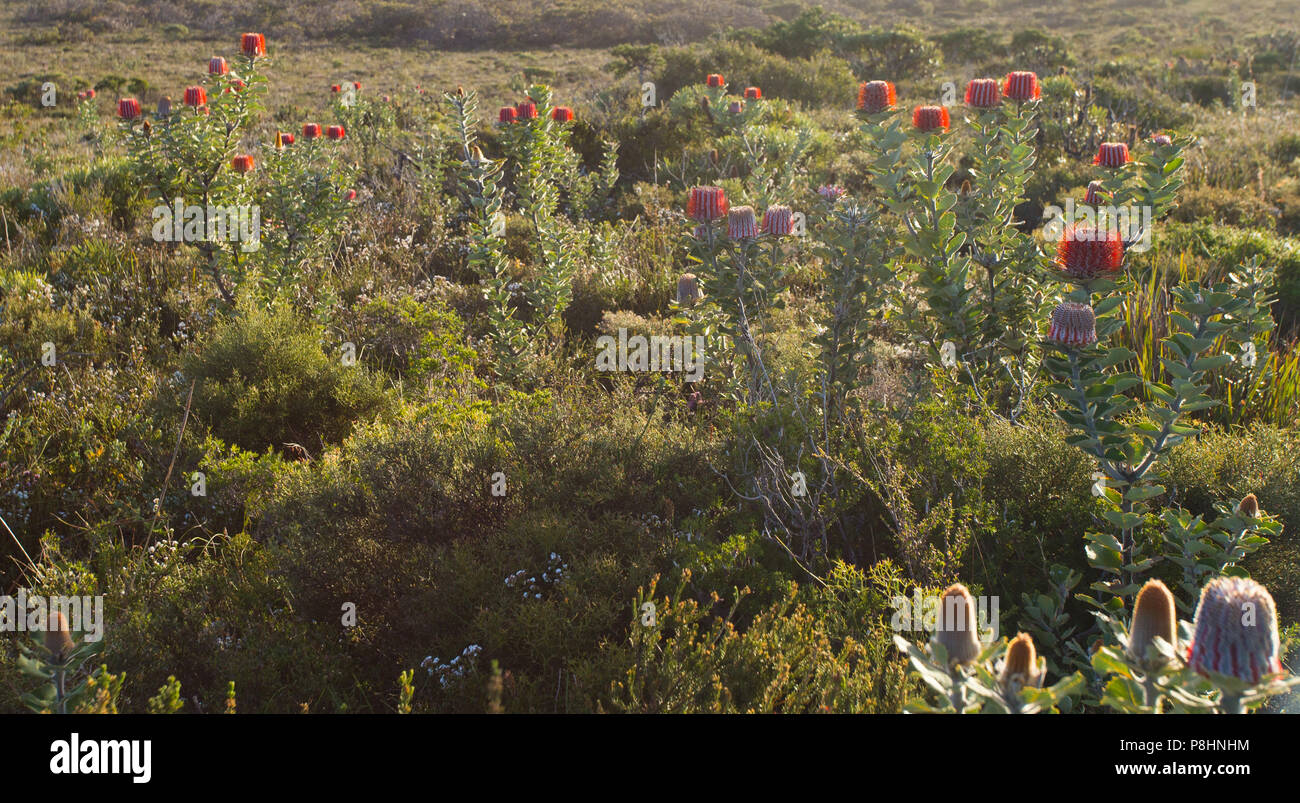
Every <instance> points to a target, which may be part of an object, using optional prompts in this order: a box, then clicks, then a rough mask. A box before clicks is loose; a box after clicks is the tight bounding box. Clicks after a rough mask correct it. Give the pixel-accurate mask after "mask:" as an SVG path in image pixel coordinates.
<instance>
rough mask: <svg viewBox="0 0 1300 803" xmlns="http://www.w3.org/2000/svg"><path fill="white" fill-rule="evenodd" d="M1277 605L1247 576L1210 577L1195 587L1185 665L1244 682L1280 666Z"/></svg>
mask: <svg viewBox="0 0 1300 803" xmlns="http://www.w3.org/2000/svg"><path fill="white" fill-rule="evenodd" d="M1280 653H1281V650H1280V646H1279V644H1278V635H1277V606H1276V605H1275V604H1274V603H1273V596H1272V595H1271V594H1269V593H1268V589H1266V588H1264V586H1262V585H1260V584H1259V583H1257V582H1255V581H1254V580H1251V579H1250V578H1248V577H1216V578H1214V579H1213V580H1211V581H1210V582H1209V583H1206V585H1205V588H1203V589H1201V601H1200V603H1199V604H1198V605H1197V606H1196V623H1195V626H1194V628H1193V636H1192V643H1191V646H1190V647H1189V649H1188V664H1189V665H1190V666H1191V668H1192V669H1194V670H1196V671H1197V672H1200V673H1201V674H1206V673H1207V672H1215V673H1217V674H1220V675H1227V676H1229V677H1234V678H1236V679H1238V680H1240V681H1243V682H1245V683H1249V684H1252V685H1253V684H1256V683H1258V682H1259V681H1260V679H1261V678H1264V677H1266V676H1268V675H1272V674H1276V673H1278V672H1281V671H1282V663H1281V657H1280Z"/></svg>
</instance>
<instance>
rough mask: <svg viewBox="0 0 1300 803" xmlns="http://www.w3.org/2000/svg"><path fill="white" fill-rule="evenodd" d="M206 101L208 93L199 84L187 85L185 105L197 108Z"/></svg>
mask: <svg viewBox="0 0 1300 803" xmlns="http://www.w3.org/2000/svg"><path fill="white" fill-rule="evenodd" d="M207 102H208V93H207V90H205V89H204V88H203V87H201V86H191V87H187V88H186V90H185V105H186V106H190V107H193V108H196V109H197V108H198V107H200V106H203V105H205V104H206V103H207Z"/></svg>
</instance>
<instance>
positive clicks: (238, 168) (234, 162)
mask: <svg viewBox="0 0 1300 803" xmlns="http://www.w3.org/2000/svg"><path fill="white" fill-rule="evenodd" d="M230 169H231V170H234V171H235V172H236V173H239V174H241V175H242V174H244V173H248V172H250V171H252V169H253V157H252V156H249V155H248V154H246V153H241V154H239V155H238V156H236V157H235V158H233V159H231V160H230Z"/></svg>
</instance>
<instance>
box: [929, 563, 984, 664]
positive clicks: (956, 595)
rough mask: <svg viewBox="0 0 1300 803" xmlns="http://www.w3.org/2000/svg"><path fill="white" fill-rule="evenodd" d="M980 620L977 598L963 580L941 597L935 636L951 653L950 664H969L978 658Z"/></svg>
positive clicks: (949, 654)
mask: <svg viewBox="0 0 1300 803" xmlns="http://www.w3.org/2000/svg"><path fill="white" fill-rule="evenodd" d="M978 628H979V622H978V620H977V619H976V617H975V600H974V599H972V598H971V595H970V591H968V590H966V586H964V585H962V584H961V583H954V584H953V585H951V586H949V587H948V590H947V591H944V592H943V598H942V599H940V600H939V626H938V629H937V630H936V631H935V634H934V639H935V641H937V642H938V643H939V644H942V645H943V648H944V649H945V650H947V652H948V663H949V664H956V665H961V664H968V663H970V662H971V661H974V660H975V659H976V658H978V657H979V654H980V640H979V633H978V632H977V631H978Z"/></svg>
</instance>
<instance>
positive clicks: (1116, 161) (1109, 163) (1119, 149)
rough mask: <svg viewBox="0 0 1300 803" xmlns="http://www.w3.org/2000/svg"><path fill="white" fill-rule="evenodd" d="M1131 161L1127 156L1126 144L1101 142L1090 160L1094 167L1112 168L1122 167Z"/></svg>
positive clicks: (1131, 158) (1130, 157)
mask: <svg viewBox="0 0 1300 803" xmlns="http://www.w3.org/2000/svg"><path fill="white" fill-rule="evenodd" d="M1131 161H1133V157H1132V156H1129V153H1128V143H1127V142H1103V143H1101V147H1100V148H1098V149H1097V155H1096V156H1094V157H1093V159H1092V163H1093V164H1095V165H1101V166H1102V167H1112V168H1114V167H1123V166H1124V165H1126V164H1128V163H1129V162H1131Z"/></svg>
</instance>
